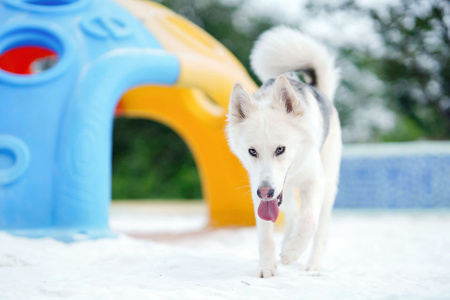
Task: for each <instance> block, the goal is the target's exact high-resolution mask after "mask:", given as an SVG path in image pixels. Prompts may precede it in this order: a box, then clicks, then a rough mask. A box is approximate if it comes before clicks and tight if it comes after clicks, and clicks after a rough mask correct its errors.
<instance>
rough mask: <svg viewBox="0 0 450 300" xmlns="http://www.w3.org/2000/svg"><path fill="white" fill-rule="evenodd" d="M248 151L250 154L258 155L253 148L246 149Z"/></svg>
mask: <svg viewBox="0 0 450 300" xmlns="http://www.w3.org/2000/svg"><path fill="white" fill-rule="evenodd" d="M248 153H250V155H251V156H254V157H258V152H256V150H255V149H253V148H250V149H248Z"/></svg>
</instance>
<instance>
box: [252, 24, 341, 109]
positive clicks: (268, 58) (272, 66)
mask: <svg viewBox="0 0 450 300" xmlns="http://www.w3.org/2000/svg"><path fill="white" fill-rule="evenodd" d="M250 62H251V66H252V69H253V71H254V72H255V74H256V75H258V77H259V78H260V79H261V81H266V80H267V79H269V78H274V77H277V76H278V75H280V74H283V73H286V72H289V71H296V70H301V69H306V68H312V69H314V70H315V71H316V74H317V79H318V82H317V88H318V89H319V90H320V91H321V92H322V93H323V94H324V95H325V96H326V97H327V98H328V99H329V100H331V101H333V97H334V92H335V91H336V88H337V85H338V82H339V71H338V70H337V69H336V68H335V67H334V58H333V56H331V55H330V54H329V53H328V51H327V49H326V48H325V47H324V46H323V45H321V44H319V43H318V42H316V41H315V40H313V39H311V38H310V37H308V36H306V35H303V34H302V33H300V32H299V31H297V30H294V29H291V28H288V27H285V26H279V27H275V28H272V29H271V30H268V31H266V32H264V33H263V34H262V35H261V36H260V37H259V39H258V41H257V42H256V44H255V46H254V48H253V50H252V53H251V55H250Z"/></svg>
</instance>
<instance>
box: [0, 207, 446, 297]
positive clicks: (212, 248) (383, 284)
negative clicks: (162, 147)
mask: <svg viewBox="0 0 450 300" xmlns="http://www.w3.org/2000/svg"><path fill="white" fill-rule="evenodd" d="M205 211H206V210H205V207H204V206H203V205H199V204H193V205H183V206H181V209H180V206H178V207H177V206H176V205H175V206H171V205H157V206H155V205H150V206H140V205H115V206H114V207H113V208H112V212H111V225H112V228H114V229H115V230H116V231H118V232H121V233H120V235H119V237H118V238H117V239H103V240H96V241H86V242H79V243H73V244H64V243H60V242H57V241H54V240H51V239H36V240H33V239H25V238H17V237H13V236H10V235H8V234H6V233H3V232H0V299H2V300H6V299H13V300H22V299H24V300H25V299H27V300H28V299H183V300H185V299H450V234H449V233H448V231H449V229H450V211H427V212H420V211H413V212H411V211H410V212H404V211H403V212H392V211H390V212H389V211H376V212H373V211H372V212H369V211H358V210H356V211H342V210H340V211H335V213H334V217H333V221H332V224H331V229H330V239H329V245H328V249H327V252H326V255H325V258H324V262H323V270H322V271H321V272H316V273H306V272H301V271H299V269H300V268H301V267H302V265H303V264H304V263H305V261H306V256H303V257H302V258H301V259H300V261H299V262H297V263H295V264H293V265H290V266H283V265H281V264H279V265H278V273H277V276H276V277H273V278H269V279H261V278H257V277H256V276H255V273H256V267H257V263H258V250H257V241H256V230H255V228H239V229H232V228H230V229H220V230H211V229H205V224H206V223H207V219H206V213H205ZM125 233H126V234H125ZM281 238H282V234H281V232H278V233H277V234H276V239H277V241H278V242H279V241H281ZM278 249H279V244H278Z"/></svg>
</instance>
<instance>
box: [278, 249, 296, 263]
mask: <svg viewBox="0 0 450 300" xmlns="http://www.w3.org/2000/svg"><path fill="white" fill-rule="evenodd" d="M280 257H281V263H282V264H283V265H290V264H293V263H294V262H296V261H297V259H298V258H299V257H300V254H299V253H298V251H295V250H294V249H289V248H288V249H286V250H283V251H281V254H280Z"/></svg>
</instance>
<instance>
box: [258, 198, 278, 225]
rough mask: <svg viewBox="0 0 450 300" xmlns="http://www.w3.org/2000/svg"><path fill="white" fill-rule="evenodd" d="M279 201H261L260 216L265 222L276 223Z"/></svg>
mask: <svg viewBox="0 0 450 300" xmlns="http://www.w3.org/2000/svg"><path fill="white" fill-rule="evenodd" d="M279 213H280V211H279V210H278V200H277V199H274V200H270V201H261V203H259V207H258V216H259V217H260V218H261V219H263V220H265V221H272V222H275V221H276V220H277V218H278V214H279Z"/></svg>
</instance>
